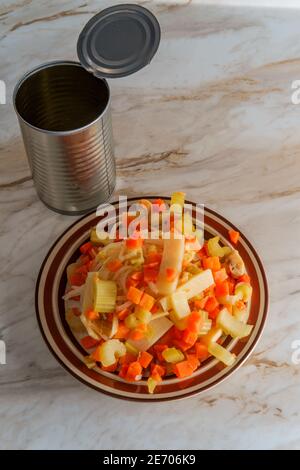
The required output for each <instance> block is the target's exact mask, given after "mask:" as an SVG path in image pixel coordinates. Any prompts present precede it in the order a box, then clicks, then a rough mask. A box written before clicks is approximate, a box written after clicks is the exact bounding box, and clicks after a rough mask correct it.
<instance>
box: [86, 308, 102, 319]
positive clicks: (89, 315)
mask: <svg viewBox="0 0 300 470" xmlns="http://www.w3.org/2000/svg"><path fill="white" fill-rule="evenodd" d="M85 316H86V318H88V319H89V320H97V319H98V318H99V314H98V312H95V310H92V309H88V310H87V311H86V312H85Z"/></svg>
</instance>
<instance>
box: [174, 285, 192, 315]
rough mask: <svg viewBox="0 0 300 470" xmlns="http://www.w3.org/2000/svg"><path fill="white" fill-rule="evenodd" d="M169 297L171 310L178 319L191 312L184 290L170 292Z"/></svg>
mask: <svg viewBox="0 0 300 470" xmlns="http://www.w3.org/2000/svg"><path fill="white" fill-rule="evenodd" d="M170 298H171V305H172V307H173V312H174V314H175V315H176V317H177V319H178V320H182V318H184V317H187V316H188V315H189V314H190V313H191V309H190V306H189V303H188V300H187V297H186V294H185V293H184V292H181V291H179V292H174V293H173V294H171V296H170Z"/></svg>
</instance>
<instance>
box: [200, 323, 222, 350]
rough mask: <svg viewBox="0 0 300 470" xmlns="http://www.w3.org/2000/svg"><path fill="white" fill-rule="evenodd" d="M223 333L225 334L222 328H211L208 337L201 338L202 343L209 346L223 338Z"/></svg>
mask: <svg viewBox="0 0 300 470" xmlns="http://www.w3.org/2000/svg"><path fill="white" fill-rule="evenodd" d="M222 333H223V332H222V329H221V328H220V327H214V328H211V330H210V331H209V332H208V333H207V334H206V335H204V336H202V337H201V342H202V343H204V344H206V345H207V346H208V345H209V344H210V343H214V342H216V341H218V339H220V338H221V336H222Z"/></svg>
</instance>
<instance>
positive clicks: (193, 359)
mask: <svg viewBox="0 0 300 470" xmlns="http://www.w3.org/2000/svg"><path fill="white" fill-rule="evenodd" d="M186 358H187V361H188V363H189V364H190V365H191V366H192V369H193V372H194V371H195V370H196V369H198V367H199V365H200V361H199V359H198V357H197V355H196V354H187V355H186Z"/></svg>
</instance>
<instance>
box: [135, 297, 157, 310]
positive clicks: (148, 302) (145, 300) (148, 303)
mask: <svg viewBox="0 0 300 470" xmlns="http://www.w3.org/2000/svg"><path fill="white" fill-rule="evenodd" d="M154 302H155V299H154V297H152V296H151V295H149V294H146V293H145V292H144V293H143V295H142V298H141V300H140V302H139V306H140V307H142V308H143V309H145V310H148V311H150V310H151V308H152V307H153V305H154Z"/></svg>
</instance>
